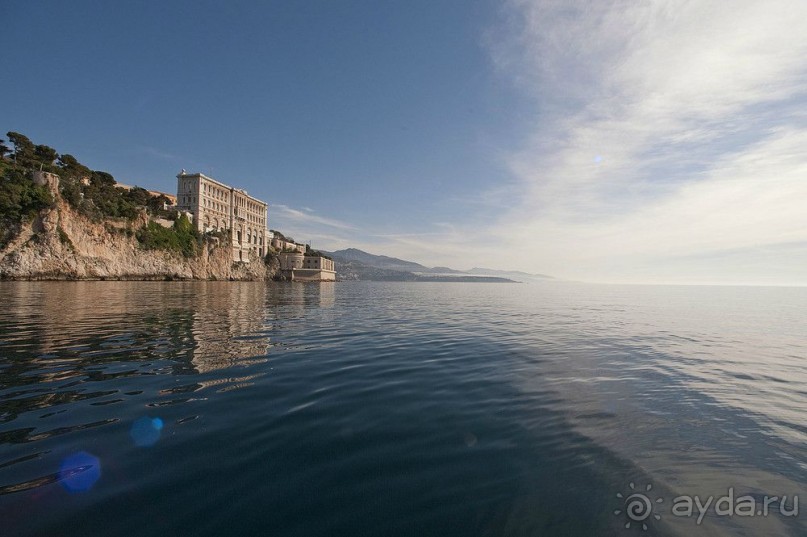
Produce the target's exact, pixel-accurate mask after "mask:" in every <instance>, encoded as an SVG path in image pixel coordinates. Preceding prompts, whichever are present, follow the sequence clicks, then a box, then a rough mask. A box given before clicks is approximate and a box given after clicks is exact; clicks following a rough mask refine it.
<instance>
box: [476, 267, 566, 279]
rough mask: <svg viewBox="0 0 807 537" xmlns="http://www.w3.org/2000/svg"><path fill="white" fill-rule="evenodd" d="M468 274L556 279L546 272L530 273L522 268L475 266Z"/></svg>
mask: <svg viewBox="0 0 807 537" xmlns="http://www.w3.org/2000/svg"><path fill="white" fill-rule="evenodd" d="M466 274H479V275H484V276H501V277H503V278H513V279H516V280H554V278H553V277H552V276H547V275H546V274H530V273H529V272H522V271H520V270H496V269H488V268H479V267H474V268H472V269H471V270H469V271H467V272H466Z"/></svg>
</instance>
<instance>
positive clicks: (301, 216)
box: [269, 204, 356, 230]
mask: <svg viewBox="0 0 807 537" xmlns="http://www.w3.org/2000/svg"><path fill="white" fill-rule="evenodd" d="M269 210H270V212H271V213H272V215H273V217H274V218H276V219H278V221H280V222H281V223H282V222H286V223H288V222H293V223H295V224H300V223H304V224H316V225H318V226H325V227H329V228H336V229H343V230H353V229H356V228H355V226H353V225H351V224H348V223H346V222H342V221H340V220H336V219H333V218H326V217H323V216H317V215H316V214H314V211H313V210H312V209H310V208H307V207H304V208H303V210H299V209H293V208H291V207H289V206H287V205H280V204H273V205H272V206H271V207H270V209H269Z"/></svg>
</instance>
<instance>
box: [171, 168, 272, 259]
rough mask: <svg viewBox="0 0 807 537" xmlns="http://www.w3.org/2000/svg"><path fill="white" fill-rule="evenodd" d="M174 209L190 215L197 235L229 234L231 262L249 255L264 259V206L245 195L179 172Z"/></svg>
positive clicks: (265, 231)
mask: <svg viewBox="0 0 807 537" xmlns="http://www.w3.org/2000/svg"><path fill="white" fill-rule="evenodd" d="M176 206H177V209H178V210H179V211H187V212H189V213H191V214H192V215H193V223H194V226H195V227H196V229H197V230H198V231H199V232H201V233H206V232H209V231H229V232H230V240H231V242H232V248H233V261H244V262H247V261H249V255H250V253H254V254H257V255H258V256H259V257H263V256H264V255H266V252H267V248H268V247H269V243H268V230H267V227H266V222H267V208H268V205H267V204H266V202H263V201H261V200H259V199H257V198H253V197H252V196H250V195H248V194H247V193H246V191H244V190H240V189H237V188H233V187H231V186H229V185H225V184H224V183H220V182H219V181H216V180H215V179H213V178H211V177H207V176H206V175H204V174H202V173H186V172H185V170H182V172H181V173H180V174H179V175H177V204H176Z"/></svg>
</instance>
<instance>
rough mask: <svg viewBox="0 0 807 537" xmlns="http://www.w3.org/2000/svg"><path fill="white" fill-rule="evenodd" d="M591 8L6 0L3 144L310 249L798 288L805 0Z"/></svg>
mask: <svg viewBox="0 0 807 537" xmlns="http://www.w3.org/2000/svg"><path fill="white" fill-rule="evenodd" d="M589 4H590V3H588V2H583V1H572V2H564V1H560V0H558V1H535V2H530V1H526V0H510V1H493V0H473V1H470V2H465V1H463V2H460V1H458V0H452V1H446V2H437V3H435V2H427V1H420V0H416V1H414V2H407V3H405V4H392V3H390V4H384V5H381V4H378V3H375V2H369V1H356V2H348V3H332V2H311V3H307V4H304V5H302V4H299V5H298V4H281V3H279V4H272V5H260V6H257V5H252V4H250V3H246V2H244V3H241V2H234V3H228V4H227V5H220V4H217V3H213V2H172V3H170V4H169V5H162V4H157V3H148V2H146V3H134V4H124V5H115V4H108V5H107V4H101V5H98V4H94V3H92V4H91V3H88V2H75V3H70V4H63V3H59V2H37V3H24V2H10V3H8V5H6V6H4V15H5V17H6V20H7V21H9V22H10V23H11V24H8V25H7V26H8V28H7V29H6V30H5V31H4V32H3V34H2V36H1V37H0V46H2V49H3V51H4V59H5V63H6V73H7V76H6V77H5V78H6V80H5V81H4V84H3V85H2V86H0V98H2V100H3V102H4V103H5V108H6V111H5V114H4V121H3V125H2V127H3V129H2V133H0V138H4V139H5V138H6V136H5V132H6V131H18V132H21V133H23V134H25V135H27V136H29V137H30V138H31V139H32V140H33V141H34V142H35V143H41V144H47V145H50V146H52V147H54V148H55V149H56V150H57V151H59V152H63V153H70V154H73V155H75V156H76V157H77V158H78V159H79V160H80V161H81V162H83V163H85V164H86V165H88V166H90V167H91V168H93V169H98V170H104V171H108V172H110V173H112V174H113V175H114V176H115V178H116V179H117V180H118V181H119V182H122V183H127V184H137V185H140V186H144V187H147V188H151V189H158V190H167V191H169V192H172V191H173V190H174V189H175V187H176V184H175V181H176V180H175V176H176V174H177V173H178V172H179V171H180V169H183V168H184V169H187V170H188V171H191V172H196V171H199V172H203V173H205V174H207V175H210V176H212V177H215V178H216V179H218V180H220V181H222V182H225V183H228V184H231V185H233V186H237V187H240V188H244V189H246V190H247V191H249V192H250V194H252V195H254V196H256V197H258V198H260V199H263V200H266V201H267V202H268V203H269V204H270V209H269V227H270V228H273V229H279V230H281V231H283V232H284V233H286V234H288V235H290V236H293V237H294V238H295V239H297V240H298V241H306V242H308V241H311V242H312V245H313V246H314V247H315V248H318V249H325V250H331V251H333V250H338V249H343V248H348V247H355V248H359V249H361V250H364V251H367V252H371V253H373V254H380V255H387V256H391V257H397V258H401V259H405V260H410V261H415V262H418V263H421V264H423V265H426V266H430V267H432V266H446V267H451V268H455V269H461V270H468V269H471V268H472V267H485V268H491V269H498V270H515V271H523V272H528V273H540V274H547V275H551V276H553V277H555V278H559V279H567V280H576V281H585V282H605V283H669V284H707V285H712V284H716V285H788V286H797V285H798V286H801V285H806V284H807V211H805V209H804V200H806V199H807V156H805V155H806V154H807V153H805V149H804V148H805V147H807V112H805V107H804V105H805V104H806V103H807V22H805V21H807V3H804V2H799V1H774V2H767V3H758V2H750V1H743V2H732V3H723V2H686V1H669V2H650V3H642V4H637V3H633V2H625V1H608V2H600V3H596V4H594V5H589ZM15 21H16V22H15ZM24 21H27V22H26V23H23V22H24ZM33 21H35V24H34V22H33Z"/></svg>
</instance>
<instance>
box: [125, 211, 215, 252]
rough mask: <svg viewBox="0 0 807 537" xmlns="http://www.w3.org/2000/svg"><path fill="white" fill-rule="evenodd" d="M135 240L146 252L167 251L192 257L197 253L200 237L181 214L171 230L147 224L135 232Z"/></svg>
mask: <svg viewBox="0 0 807 537" xmlns="http://www.w3.org/2000/svg"><path fill="white" fill-rule="evenodd" d="M137 240H138V241H139V242H140V244H141V245H142V246H143V248H145V249H146V250H169V251H171V252H177V253H180V254H182V255H184V256H185V257H193V256H195V255H196V254H197V252H198V251H199V246H200V241H201V237H200V236H199V234H198V233H197V231H196V229H195V228H194V227H193V224H192V223H191V221H190V220H188V217H187V216H185V215H184V214H183V215H181V216H180V217H179V218H177V219H176V221H174V226H173V227H172V228H167V227H163V226H161V225H160V224H158V223H156V222H149V223H148V224H147V225H146V226H144V227H142V228H140V230H139V231H138V232H137Z"/></svg>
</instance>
